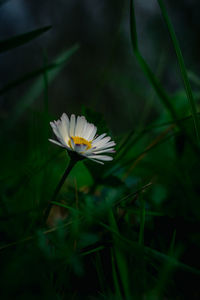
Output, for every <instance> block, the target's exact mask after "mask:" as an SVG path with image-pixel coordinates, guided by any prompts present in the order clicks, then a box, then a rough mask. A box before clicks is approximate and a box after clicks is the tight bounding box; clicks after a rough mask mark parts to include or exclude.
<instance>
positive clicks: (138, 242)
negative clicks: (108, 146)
mask: <svg viewBox="0 0 200 300" xmlns="http://www.w3.org/2000/svg"><path fill="white" fill-rule="evenodd" d="M130 3H131V6H130V8H131V10H130V13H131V30H132V33H131V37H132V43H133V50H134V53H135V55H136V58H137V60H138V62H139V63H140V65H141V71H142V72H144V73H145V74H146V76H147V78H148V80H149V82H150V83H151V86H152V88H153V89H154V91H155V92H156V93H157V95H158V96H159V99H160V101H161V102H162V103H163V105H164V107H165V110H163V109H162V108H160V111H159V114H158V115H157V116H156V117H155V118H154V120H153V121H152V122H151V123H149V124H148V125H145V124H146V122H145V117H144V118H143V119H142V120H141V122H140V124H139V125H138V127H137V128H130V131H129V132H126V133H124V134H121V135H120V136H115V137H114V140H116V142H117V152H116V155H115V158H114V160H113V161H112V162H111V163H107V164H105V165H104V166H101V165H97V164H95V163H93V162H90V161H84V162H79V163H78V164H77V165H76V166H75V168H74V169H73V170H72V172H71V173H70V175H69V177H68V178H67V180H66V182H65V183H64V185H63V187H62V189H61V191H60V193H59V195H58V199H57V200H56V201H54V202H52V204H53V210H52V213H51V216H50V220H49V221H48V224H46V225H41V224H42V222H41V220H42V218H43V216H44V210H45V208H46V206H47V203H48V202H49V201H50V199H51V197H52V194H53V192H54V190H55V187H56V185H57V183H58V180H59V178H61V176H62V174H63V172H64V170H65V169H66V166H67V165H68V163H69V157H68V155H67V153H66V152H65V151H64V150H63V149H58V148H57V147H56V146H54V145H52V144H50V143H48V141H47V139H48V138H49V137H50V135H51V133H50V132H49V129H50V128H49V121H50V120H53V119H57V118H58V116H55V115H53V116H51V115H50V108H51V105H50V103H49V86H50V84H51V83H52V82H53V80H54V79H55V78H56V76H58V74H59V73H60V71H61V70H62V69H63V68H64V67H65V66H66V63H67V62H68V61H69V59H70V58H71V57H72V55H73V54H74V53H76V51H77V50H78V48H79V47H78V45H77V44H76V45H74V46H72V47H71V48H70V49H68V50H66V51H64V52H63V53H61V54H59V55H58V56H57V58H56V59H55V61H53V62H52V63H50V62H49V58H48V54H47V53H46V51H44V52H43V61H44V64H43V66H41V67H40V68H38V69H36V70H33V71H32V72H30V73H28V74H25V75H24V76H23V77H21V78H18V79H16V80H15V81H14V82H10V83H8V84H7V85H6V86H5V87H4V88H2V89H1V93H2V94H4V95H6V94H7V93H9V91H11V90H12V89H13V88H17V87H19V85H21V84H24V83H26V82H27V80H29V79H33V78H34V77H36V76H39V77H38V78H37V80H36V81H35V82H34V83H33V85H32V86H31V88H30V89H28V90H27V93H26V94H25V95H24V96H23V97H22V99H19V100H18V101H17V104H16V106H15V107H13V109H12V112H11V113H10V114H9V115H8V116H7V119H6V122H5V123H4V124H3V125H2V131H1V136H2V146H1V157H2V162H1V171H2V172H1V176H0V187H1V200H0V234H1V241H0V259H1V272H0V280H1V285H2V288H1V293H2V295H3V296H2V299H10V298H15V299H35V298H37V299H73V300H74V299H112V300H113V299H116V300H119V299H127V300H129V299H144V298H145V299H164V298H166V299H184V298H185V299H195V297H196V296H197V298H198V296H200V293H199V276H200V263H199V259H198V258H199V250H200V235H199V224H200V204H199V175H200V174H199V146H198V144H197V141H196V138H195V137H194V134H193V128H194V126H193V122H194V120H195V118H196V119H198V118H199V114H198V113H197V112H196V111H193V113H192V115H190V112H189V110H188V105H187V104H185V95H184V92H183V91H182V90H181V91H178V92H177V93H175V94H174V95H173V96H172V97H169V96H168V94H167V93H166V91H165V90H164V89H163V87H162V85H161V83H160V82H159V81H158V79H157V76H155V74H154V73H153V72H152V71H151V70H150V68H149V66H148V64H147V63H146V61H145V60H144V58H143V57H142V56H141V54H140V52H139V48H138V43H137V34H136V24H135V15H134V3H133V2H132V1H131V2H130ZM160 3H161V2H160ZM164 13H165V17H166V11H164ZM167 21H168V19H167ZM22 36H23V35H22ZM26 41H28V40H26ZM15 45H16V44H15ZM176 46H177V44H176ZM177 49H178V51H179V48H177ZM177 49H176V50H177ZM179 54H180V53H179ZM2 55H3V54H2ZM74 59H75V58H74ZM179 59H180V57H179ZM181 68H182V72H183V73H184V72H185V69H184V65H183V64H182V61H181ZM184 74H185V73H184ZM190 74H191V73H190ZM184 76H185V75H184ZM193 79H194V76H193ZM195 82H197V83H198V82H199V78H198V76H197V75H195ZM187 84H188V83H187V82H186V85H187ZM188 87H189V86H188V85H187V88H188ZM197 88H199V86H198V84H197ZM198 92H199V91H198ZM41 95H42V97H40V99H41V101H42V104H41V108H38V107H37V106H33V103H34V101H35V100H37V99H38V97H39V96H41ZM172 98H173V99H172ZM56 101H57V105H59V100H58V99H56ZM149 101H151V100H149ZM190 102H191V99H190ZM193 104H194V103H193ZM148 105H150V106H154V105H155V104H154V102H152V101H151V102H150V103H147V108H148ZM193 108H194V107H193ZM82 111H83V113H84V115H86V117H87V118H88V120H89V121H90V122H94V123H95V125H97V126H98V129H99V130H100V132H104V131H105V132H107V131H108V130H107V125H106V124H105V121H104V118H103V116H102V115H101V114H100V113H97V112H95V111H93V110H92V109H91V108H87V107H85V106H83V108H82ZM166 111H167V113H166ZM144 113H145V114H146V112H144ZM25 115H26V118H24V119H23V118H22V116H25ZM4 121H5V120H4ZM175 128H176V129H175ZM177 128H178V129H177ZM190 141H191V142H190ZM183 283H184V284H183ZM185 283H187V284H185Z"/></svg>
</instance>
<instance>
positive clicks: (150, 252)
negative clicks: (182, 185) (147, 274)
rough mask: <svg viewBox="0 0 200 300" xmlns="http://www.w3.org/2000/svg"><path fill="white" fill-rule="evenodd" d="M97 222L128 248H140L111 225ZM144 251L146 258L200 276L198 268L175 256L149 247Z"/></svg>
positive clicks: (134, 249)
mask: <svg viewBox="0 0 200 300" xmlns="http://www.w3.org/2000/svg"><path fill="white" fill-rule="evenodd" d="M99 224H100V225H101V226H102V227H104V228H106V229H108V230H109V231H111V232H112V233H114V234H115V235H116V236H117V237H118V238H119V239H120V240H121V242H124V243H126V244H127V245H129V247H130V249H131V248H132V251H136V250H137V249H139V250H140V249H141V246H140V245H139V244H138V243H137V242H134V241H131V240H128V239H127V238H125V237H123V236H122V235H121V234H120V233H119V231H117V230H115V229H114V228H113V227H111V226H108V225H106V224H104V223H102V222H99ZM144 253H145V255H146V257H148V258H151V259H154V260H155V261H158V262H160V263H165V262H166V263H169V264H173V265H174V267H176V268H178V269H180V270H182V271H185V272H190V273H193V274H196V275H198V276H200V270H198V269H195V268H193V267H190V266H188V265H186V264H184V263H182V262H180V261H179V260H178V259H176V258H175V257H171V256H169V255H167V254H164V253H161V252H159V251H157V250H154V249H152V248H150V247H146V246H145V247H144Z"/></svg>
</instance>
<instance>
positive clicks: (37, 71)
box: [0, 63, 61, 96]
mask: <svg viewBox="0 0 200 300" xmlns="http://www.w3.org/2000/svg"><path fill="white" fill-rule="evenodd" d="M60 64H61V63H52V64H48V65H47V66H45V67H41V68H38V69H35V70H33V71H31V72H29V73H26V74H25V75H23V76H21V77H20V78H18V79H16V80H13V81H10V82H9V83H7V84H6V85H5V86H4V87H2V88H1V89H0V96H1V95H3V94H5V93H6V92H8V91H10V90H11V89H13V88H15V87H17V86H18V85H20V84H23V83H24V82H26V81H28V80H30V79H32V78H35V77H37V76H39V75H41V74H44V72H49V71H51V70H53V69H55V68H57V67H58V66H59V65H60Z"/></svg>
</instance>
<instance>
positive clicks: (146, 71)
mask: <svg viewBox="0 0 200 300" xmlns="http://www.w3.org/2000/svg"><path fill="white" fill-rule="evenodd" d="M130 31H131V42H132V47H133V52H134V54H135V57H136V59H137V61H138V63H139V64H140V66H141V68H142V70H143V72H144V74H145V75H146V77H147V79H148V80H149V82H150V83H151V85H152V87H153V88H154V90H155V92H156V93H157V95H158V97H159V99H160V101H162V103H163V104H164V106H165V107H166V109H167V110H168V111H169V113H170V114H171V117H172V119H174V120H176V119H177V114H176V111H175V109H174V107H173V106H172V104H171V102H170V99H169V96H168V95H167V93H166V91H165V90H164V88H163V87H162V85H161V83H160V82H159V81H158V79H157V78H156V76H155V75H154V73H153V72H152V71H151V69H150V67H149V66H148V64H147V63H146V61H145V59H144V58H143V57H142V55H141V53H140V50H139V46H138V38H137V28H136V20H135V8H134V0H130Z"/></svg>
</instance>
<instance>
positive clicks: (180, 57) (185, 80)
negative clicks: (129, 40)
mask: <svg viewBox="0 0 200 300" xmlns="http://www.w3.org/2000/svg"><path fill="white" fill-rule="evenodd" d="M157 1H158V4H159V6H160V9H161V13H162V16H163V18H164V20H165V23H166V25H167V28H168V30H169V34H170V37H171V40H172V43H173V46H174V49H175V52H176V56H177V60H178V64H179V68H180V72H181V76H182V80H183V83H184V87H185V91H186V95H187V98H188V101H189V104H190V109H191V113H192V116H193V120H194V126H195V131H196V135H197V140H198V142H199V143H200V124H199V119H198V115H197V109H196V104H195V100H194V96H193V93H192V89H191V85H190V82H189V79H188V74H187V71H186V67H185V63H184V59H183V55H182V52H181V49H180V46H179V42H178V40H177V37H176V34H175V31H174V29H173V25H172V23H171V21H170V19H169V16H168V14H167V11H166V8H165V6H164V4H163V1H162V0H157Z"/></svg>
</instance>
